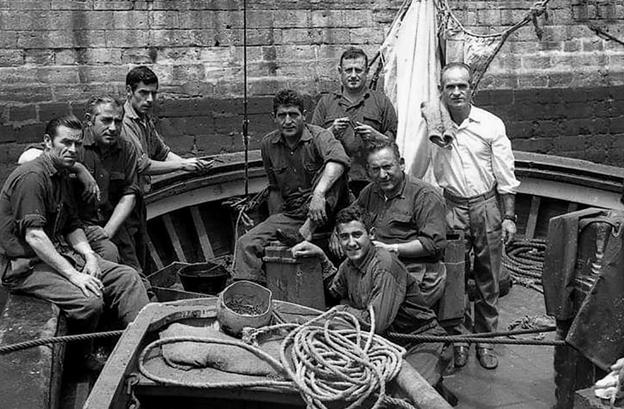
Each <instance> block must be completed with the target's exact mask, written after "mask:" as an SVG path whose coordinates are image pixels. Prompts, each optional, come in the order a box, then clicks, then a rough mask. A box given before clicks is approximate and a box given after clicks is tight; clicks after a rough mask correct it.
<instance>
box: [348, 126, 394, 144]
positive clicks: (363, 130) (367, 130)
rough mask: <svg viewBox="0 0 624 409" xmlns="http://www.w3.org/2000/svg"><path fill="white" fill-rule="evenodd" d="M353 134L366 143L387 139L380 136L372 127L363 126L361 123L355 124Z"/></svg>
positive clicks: (382, 135)
mask: <svg viewBox="0 0 624 409" xmlns="http://www.w3.org/2000/svg"><path fill="white" fill-rule="evenodd" d="M355 134H356V135H358V136H359V137H360V138H362V140H364V141H366V142H373V141H381V140H384V139H388V137H387V136H386V135H384V134H382V133H381V132H379V131H378V130H376V129H375V128H373V127H372V126H370V125H366V124H363V123H361V122H357V126H356V127H355Z"/></svg>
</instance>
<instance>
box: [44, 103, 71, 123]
mask: <svg viewBox="0 0 624 409" xmlns="http://www.w3.org/2000/svg"><path fill="white" fill-rule="evenodd" d="M38 112H39V115H38V117H39V121H41V122H48V121H50V120H51V119H52V118H56V117H59V116H62V115H67V114H69V113H70V112H71V111H70V107H69V104H68V103H67V102H50V103H41V104H39V105H38ZM79 118H80V117H79Z"/></svg>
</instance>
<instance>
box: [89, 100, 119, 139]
mask: <svg viewBox="0 0 624 409" xmlns="http://www.w3.org/2000/svg"><path fill="white" fill-rule="evenodd" d="M95 111H96V114H95V115H94V116H93V117H90V116H89V115H88V116H87V120H88V124H89V126H90V127H91V129H92V130H93V137H94V139H95V142H96V143H97V144H98V145H102V146H112V145H114V144H115V143H117V137H118V136H119V133H120V132H121V120H122V118H123V111H122V109H121V107H120V106H117V105H115V104H112V103H105V104H100V105H98V106H96V107H95Z"/></svg>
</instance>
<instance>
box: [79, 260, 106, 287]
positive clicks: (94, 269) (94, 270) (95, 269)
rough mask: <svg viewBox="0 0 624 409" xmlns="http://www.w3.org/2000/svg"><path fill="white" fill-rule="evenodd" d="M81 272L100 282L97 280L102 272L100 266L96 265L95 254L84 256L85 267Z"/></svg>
mask: <svg viewBox="0 0 624 409" xmlns="http://www.w3.org/2000/svg"><path fill="white" fill-rule="evenodd" d="M82 272H83V273H84V274H87V275H90V276H92V277H95V278H97V279H98V281H100V280H99V278H100V276H101V275H102V270H100V264H99V263H98V258H97V256H96V255H95V253H89V254H87V255H86V256H85V265H84V268H83V269H82ZM100 284H101V282H100Z"/></svg>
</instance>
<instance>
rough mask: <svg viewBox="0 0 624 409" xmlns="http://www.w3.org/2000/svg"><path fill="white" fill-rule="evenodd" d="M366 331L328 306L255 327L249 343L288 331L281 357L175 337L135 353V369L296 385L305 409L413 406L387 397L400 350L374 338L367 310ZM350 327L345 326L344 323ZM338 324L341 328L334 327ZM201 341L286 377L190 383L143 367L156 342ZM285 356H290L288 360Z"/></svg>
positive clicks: (213, 385)
mask: <svg viewBox="0 0 624 409" xmlns="http://www.w3.org/2000/svg"><path fill="white" fill-rule="evenodd" d="M369 313H370V316H371V329H370V330H369V331H368V332H363V331H362V329H361V328H360V324H359V322H358V320H357V318H355V317H354V316H353V315H352V314H349V313H347V312H345V311H341V310H340V309H339V308H336V307H335V308H333V309H331V310H329V311H327V312H325V313H324V314H321V315H319V316H318V317H316V318H314V319H312V320H310V321H308V322H306V323H305V324H303V325H298V324H279V325H274V326H269V327H263V328H260V329H258V330H254V331H252V332H251V333H248V334H247V335H246V340H247V341H248V342H254V341H255V340H256V339H257V337H258V336H259V335H260V334H262V333H266V332H274V331H276V330H283V329H288V330H290V332H289V333H288V335H287V336H286V338H285V339H284V341H283V342H282V345H281V350H280V361H277V360H276V359H275V358H273V357H271V356H270V355H268V354H266V353H265V352H264V351H262V350H261V349H259V348H257V347H255V346H253V345H250V344H248V343H244V342H240V341H227V340H217V339H208V338H206V339H204V338H196V337H176V338H165V339H161V340H157V341H154V342H152V343H151V344H149V345H148V346H146V347H145V349H144V350H143V351H142V353H141V355H140V357H139V371H140V372H141V374H143V376H145V377H146V378H148V379H151V380H153V381H155V382H159V383H162V384H168V385H176V386H192V387H196V388H202V389H213V388H240V387H250V386H271V387H296V388H297V389H298V390H299V392H300V394H301V396H302V398H303V399H304V401H305V402H306V404H307V406H308V408H311V409H327V406H326V405H327V404H330V403H332V402H347V403H348V406H344V407H345V408H346V409H351V408H356V407H360V406H361V404H362V403H363V402H365V401H367V400H368V399H369V398H371V399H373V398H374V403H373V404H372V406H371V408H372V409H377V408H380V407H384V405H389V406H391V407H404V408H413V406H411V405H410V404H409V403H407V402H405V401H401V400H397V399H394V398H391V397H389V396H387V395H386V390H385V387H386V383H387V382H389V381H390V380H392V379H393V378H394V377H395V376H396V375H397V374H398V373H399V371H400V370H401V364H402V357H403V355H404V354H405V349H403V348H401V347H399V346H397V345H395V344H393V343H392V342H390V341H388V340H386V339H384V338H383V337H381V336H378V335H376V334H375V333H374V331H373V328H374V325H375V322H374V313H373V310H372V308H370V309H369ZM321 323H323V325H322V326H321V325H320V324H321ZM345 324H347V325H352V326H353V328H346V326H347V325H345ZM336 326H339V328H345V329H333V328H334V327H336ZM189 341H190V342H200V343H217V344H226V345H234V346H238V347H241V348H244V349H246V350H248V351H251V352H253V353H254V354H256V355H257V356H259V357H261V358H262V359H265V360H266V361H267V362H268V363H269V364H271V366H273V367H274V368H275V369H277V370H278V373H280V374H283V375H284V378H285V380H271V379H262V380H254V381H244V382H237V383H225V382H220V383H211V384H205V383H199V382H197V383H192V382H187V381H179V380H177V379H173V378H164V377H160V376H158V375H155V374H152V373H150V372H149V370H148V369H147V368H146V367H145V359H146V357H148V356H153V354H150V352H151V351H152V350H153V349H155V348H158V347H160V346H161V345H164V344H168V343H175V342H189ZM289 358H290V359H289Z"/></svg>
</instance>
